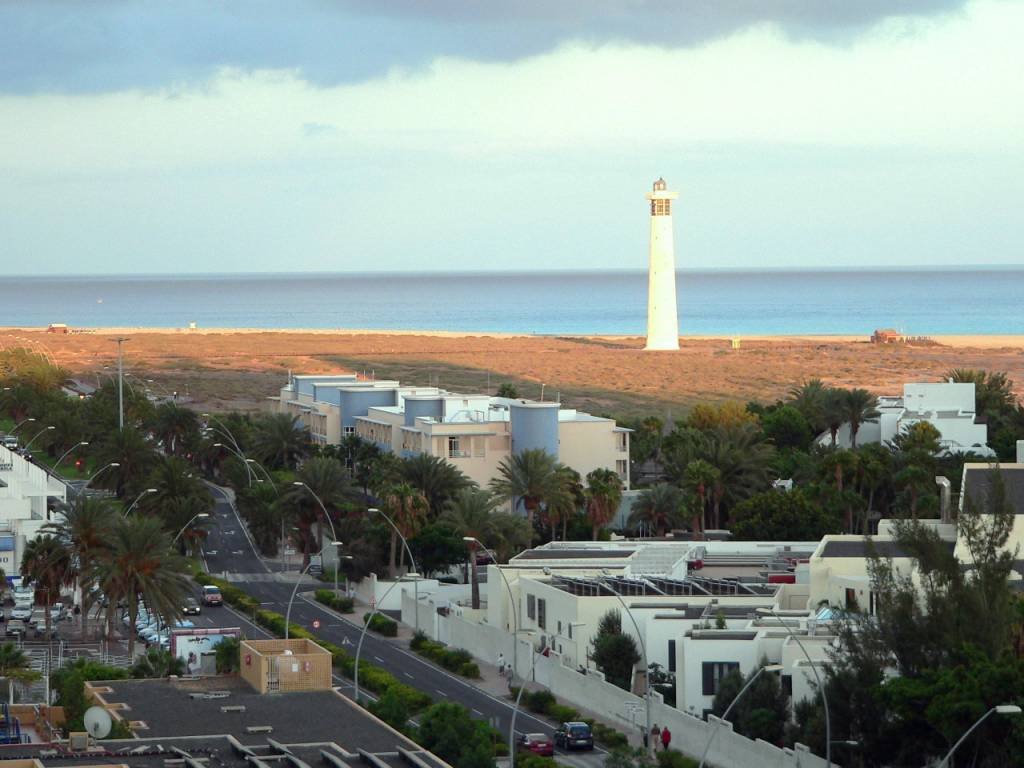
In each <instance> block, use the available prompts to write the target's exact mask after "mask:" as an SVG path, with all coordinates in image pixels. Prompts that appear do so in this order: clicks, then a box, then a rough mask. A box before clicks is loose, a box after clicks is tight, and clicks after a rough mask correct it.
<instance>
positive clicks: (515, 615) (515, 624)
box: [462, 536, 519, 677]
mask: <svg viewBox="0 0 1024 768" xmlns="http://www.w3.org/2000/svg"><path fill="white" fill-rule="evenodd" d="M462 540H463V541H464V542H466V543H467V544H469V543H470V542H476V543H477V544H479V545H480V546H481V547H482V548H483V550H484V552H487V553H488V554H490V550H488V549H487V547H486V546H485V545H484V543H483V542H482V541H480V539H478V538H477V537H476V536H463V537H462ZM473 556H474V557H476V555H475V554H474V555H473ZM490 557H491V560H493V561H494V567H495V568H497V570H498V575H499V576H501V580H502V581H503V582H505V589H506V590H507V591H508V608H509V610H510V611H511V612H512V638H513V642H512V676H513V677H515V676H516V675H517V674H518V672H519V664H518V661H517V659H518V656H519V654H518V653H517V650H518V648H519V646H518V645H517V644H516V642H515V637H516V634H517V633H518V632H519V609H518V607H517V606H516V599H515V597H513V595H512V585H511V584H509V581H508V577H507V576H506V575H505V572H504V571H503V570H502V569H501V566H500V565H498V561H497V560H494V556H493V555H490Z"/></svg>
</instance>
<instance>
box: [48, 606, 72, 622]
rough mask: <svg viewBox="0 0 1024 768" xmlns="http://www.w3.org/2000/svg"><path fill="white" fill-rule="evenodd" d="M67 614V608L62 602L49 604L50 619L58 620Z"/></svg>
mask: <svg viewBox="0 0 1024 768" xmlns="http://www.w3.org/2000/svg"><path fill="white" fill-rule="evenodd" d="M67 616H68V612H67V609H66V608H65V607H64V603H54V604H53V605H51V606H50V620H51V621H60V620H61V619H65V618H67Z"/></svg>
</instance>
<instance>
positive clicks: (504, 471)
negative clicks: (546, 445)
mask: <svg viewBox="0 0 1024 768" xmlns="http://www.w3.org/2000/svg"><path fill="white" fill-rule="evenodd" d="M557 473H558V459H556V458H555V457H554V456H552V455H551V454H550V453H548V452H547V451H545V450H544V449H543V448H531V449H529V450H526V451H520V452H519V453H514V454H512V456H510V457H508V458H505V459H502V460H501V463H500V464H499V465H498V477H496V478H494V479H493V480H491V491H493V492H494V494H495V495H496V496H497V497H498V498H500V499H502V500H503V501H510V502H512V504H513V505H514V506H517V505H518V503H519V502H520V501H521V502H522V504H523V507H524V508H525V509H526V518H527V520H528V521H529V523H530V526H531V527H532V526H533V517H534V514H535V513H536V512H537V510H538V509H539V508H540V506H541V504H542V503H543V502H544V500H545V499H547V498H548V497H549V496H550V495H551V494H552V492H553V491H555V490H556V487H557V486H556V483H557Z"/></svg>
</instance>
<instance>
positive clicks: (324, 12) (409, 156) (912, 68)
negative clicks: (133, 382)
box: [0, 0, 1024, 275]
mask: <svg viewBox="0 0 1024 768" xmlns="http://www.w3.org/2000/svg"><path fill="white" fill-rule="evenodd" d="M1022 39H1024V2H1022V1H1021V0H856V1H855V2H851V1H850V0H561V1H560V2H557V3H554V2H551V1H550V0H518V2H513V3H499V2H490V1H489V0H488V1H487V2H480V0H431V1H430V2H421V1H420V0H292V1H291V2H288V3H280V2H271V1H270V0H266V1H263V0H251V1H250V2H235V1H234V0H220V1H219V2H211V1H210V0H175V2H173V3H168V2H165V0H153V1H151V2H150V1H148V0H146V1H139V2H127V1H123V2H122V1H120V0H0V255H2V257H3V263H4V271H5V272H6V273H7V274H17V275H44V274H124V273H197V272H198V273H202V272H218V273H223V272H291V271H323V272H328V271H329V272H335V271H339V272H366V271H380V270H383V271H444V270H460V271H461V270H501V271H507V270H550V269H562V270H577V269H602V270H603V269H631V270H632V269H644V268H646V259H647V240H648V221H647V219H648V208H647V203H646V202H645V200H644V197H643V196H644V194H645V193H646V192H647V191H649V190H650V187H651V183H652V182H653V181H654V180H655V179H656V178H658V177H659V176H663V177H664V178H665V179H666V180H667V182H668V184H669V187H670V189H673V190H676V191H678V193H679V200H678V202H677V204H676V207H675V209H674V212H675V235H676V261H677V266H678V267H679V268H682V269H687V268H690V269H717V268H741V269H742V268H796V269H805V268H818V267H850V266H853V267H856V266H862V265H863V266H872V267H892V266H927V267H946V266H949V267H965V266H971V265H1014V264H1022V263H1024V216H1021V215H1020V204H1021V200H1022V199H1024V76H1022V75H1024V47H1022V46H1021V44H1020V41H1021V40H1022Z"/></svg>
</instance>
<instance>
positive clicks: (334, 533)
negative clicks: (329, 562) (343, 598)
mask: <svg viewBox="0 0 1024 768" xmlns="http://www.w3.org/2000/svg"><path fill="white" fill-rule="evenodd" d="M292 485H294V486H296V487H299V488H305V489H306V490H307V491H309V493H310V495H311V496H312V497H313V498H314V499H316V503H317V504H319V505H320V510H321V511H322V512H323V513H324V520H326V521H327V525H329V526H330V527H331V536H333V537H334V543H335V546H341V542H339V541H338V532H337V531H336V530H334V523H333V522H331V516H330V515H329V514H327V507H326V506H324V502H323V500H321V498H320V497H319V496H317V494H316V491H314V490H313V489H312V488H310V487H309V486H308V485H306V484H305V483H304V482H302V481H301V480H295V481H294V482H292ZM334 554H335V555H337V554H338V551H337V549H335V551H334ZM337 559H338V560H339V561H340V559H341V558H340V557H339V558H337ZM323 561H324V549H323V547H321V548H320V565H321V566H323ZM312 564H313V561H312V560H310V561H309V565H307V566H306V568H305V570H309V566H310V565H312ZM339 565H341V563H340V562H337V563H335V564H334V596H335V597H337V596H338V571H339V570H340V569H339V568H338V566H339ZM300 579H301V576H300Z"/></svg>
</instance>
